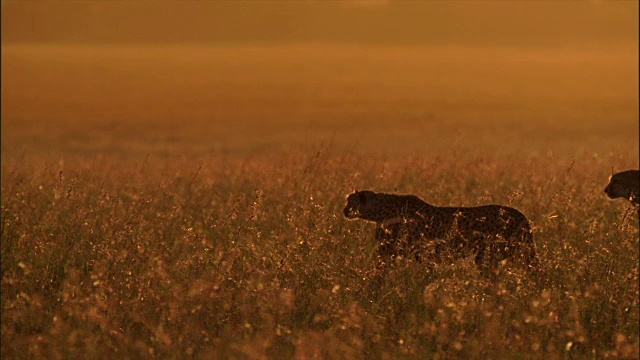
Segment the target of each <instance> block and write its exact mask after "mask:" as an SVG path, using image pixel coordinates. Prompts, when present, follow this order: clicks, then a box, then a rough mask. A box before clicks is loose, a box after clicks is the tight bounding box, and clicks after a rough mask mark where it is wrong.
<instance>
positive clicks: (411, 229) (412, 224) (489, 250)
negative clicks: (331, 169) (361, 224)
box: [343, 190, 538, 277]
mask: <svg viewBox="0 0 640 360" xmlns="http://www.w3.org/2000/svg"><path fill="white" fill-rule="evenodd" d="M343 212H344V216H345V217H346V218H348V219H363V220H367V221H372V222H375V223H376V232H375V240H376V243H377V244H378V245H377V246H378V247H377V255H378V259H379V264H383V265H384V263H387V262H389V260H390V259H393V258H395V257H396V256H403V257H406V256H408V255H411V256H415V258H416V259H418V260H422V259H423V257H424V258H426V259H429V260H431V261H434V262H439V261H441V258H442V257H443V255H450V256H451V258H452V259H454V260H455V259H460V258H463V257H466V256H470V255H473V256H474V261H475V264H476V266H477V267H478V269H479V270H480V271H481V272H482V274H483V275H488V276H491V277H493V276H494V275H495V273H496V271H497V269H498V266H499V264H500V262H501V261H502V260H505V259H507V258H510V257H515V256H516V255H519V256H520V257H521V258H523V259H524V260H525V263H526V265H527V268H528V269H530V270H532V269H534V268H536V267H537V265H538V260H537V257H536V250H535V245H534V242H533V234H532V231H531V224H530V223H529V220H528V219H527V218H526V217H525V216H524V215H523V214H522V213H521V212H520V211H518V210H516V209H514V208H511V207H506V206H501V205H484V206H477V207H438V206H433V205H430V204H428V203H426V202H425V201H423V200H422V199H420V198H419V197H417V196H415V195H397V194H385V193H376V192H373V191H369V190H363V191H356V192H354V193H352V194H350V195H348V196H347V205H346V206H345V208H344V211H343ZM426 249H431V251H426ZM425 254H426V255H427V256H426V257H425V256H424V255H425Z"/></svg>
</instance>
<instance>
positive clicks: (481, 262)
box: [474, 246, 500, 282]
mask: <svg viewBox="0 0 640 360" xmlns="http://www.w3.org/2000/svg"><path fill="white" fill-rule="evenodd" d="M486 250H487V249H486V248H485V246H481V247H480V248H478V250H477V253H476V257H475V259H474V262H475V264H476V266H477V267H478V270H480V273H481V274H482V276H483V277H484V278H486V279H489V280H490V281H491V282H495V281H496V280H497V278H498V267H499V265H500V261H499V260H498V258H496V257H495V256H493V255H491V254H489V256H486V255H487V254H485V253H486Z"/></svg>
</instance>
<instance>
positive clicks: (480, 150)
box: [0, 44, 639, 359]
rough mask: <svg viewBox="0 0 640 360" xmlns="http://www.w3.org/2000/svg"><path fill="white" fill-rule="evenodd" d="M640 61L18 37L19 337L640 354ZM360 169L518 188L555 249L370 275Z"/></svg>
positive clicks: (452, 202)
mask: <svg viewBox="0 0 640 360" xmlns="http://www.w3.org/2000/svg"><path fill="white" fill-rule="evenodd" d="M637 61H638V58H637V44H636V45H635V48H633V49H632V50H630V51H627V50H625V49H624V48H622V49H619V48H615V47H613V48H612V49H609V51H596V50H593V49H556V50H553V51H550V50H535V49H486V48H478V49H468V48H466V49H465V48H447V47H441V48H420V47H413V48H412V47H404V48H394V47H368V48H361V47H349V46H344V47H340V46H321V45H308V46H299V47H296V46H254V47H249V46H247V47H215V48H196V47H146V48H143V47H110V46H59V47H53V46H41V45H22V46H17V45H15V46H4V45H3V49H2V195H1V196H2V213H1V215H2V221H1V229H0V233H1V235H2V239H1V256H2V258H1V270H2V274H1V275H2V292H1V300H2V304H1V305H2V322H1V331H2V347H1V355H2V358H3V359H16V358H17V359H20V358H24V359H34V358H36V359H38V358H51V359H59V358H86V359H111V358H119V359H138V358H162V359H183V358H198V359H201V358H220V359H226V358H231V359H245V358H248V359H261V358H273V359H286V358H295V359H308V358H326V359H341V358H346V359H351V358H354V359H378V358H379V359H397V358H422V359H428V358H434V359H457V358H459V359H474V358H485V359H530V358H531V359H533V358H540V359H565V358H638V346H639V342H638V321H639V319H638V308H639V305H638V299H639V293H638V251H639V249H638V219H637V214H636V212H635V209H633V208H631V206H630V205H629V204H628V203H627V202H626V201H624V200H616V201H610V200H609V199H608V198H607V197H606V195H605V194H604V192H603V190H604V187H605V186H606V184H607V178H608V176H609V175H610V174H611V172H612V170H613V171H621V170H625V169H629V168H637V167H638V135H637V134H638V102H637V97H638V90H637V89H638V66H637ZM355 189H372V190H375V191H383V192H395V193H412V194H416V195H418V196H420V197H421V198H423V199H424V200H425V201H427V202H429V203H431V204H433V205H439V206H475V205H481V204H505V205H509V206H512V207H515V208H517V209H519V210H520V211H522V212H523V213H524V214H526V215H527V216H528V217H529V219H530V220H531V221H532V224H533V226H534V237H535V242H536V245H537V252H538V255H539V259H540V263H541V265H540V268H539V269H538V270H537V271H536V272H534V273H528V272H526V271H524V270H523V269H522V268H521V267H519V266H518V264H509V263H507V264H505V266H504V267H503V270H502V271H501V273H500V275H499V277H498V280H497V281H495V282H490V281H488V280H486V279H485V278H483V277H482V276H481V275H480V274H479V272H478V271H477V269H476V268H475V265H474V264H473V261H472V259H463V260H460V261H457V262H455V263H452V264H448V263H442V264H437V265H435V267H434V268H432V269H431V270H429V269H430V268H429V267H428V266H426V265H425V264H421V263H417V262H415V261H404V260H399V261H398V262H397V263H396V264H394V266H393V267H392V268H390V270H389V271H388V272H387V273H386V274H384V278H383V279H382V281H373V279H374V278H375V275H376V274H375V273H374V269H375V265H376V261H375V260H376V259H375V246H376V244H375V243H374V242H373V231H374V225H373V224H371V223H366V222H363V221H347V220H346V219H344V217H343V215H342V209H343V207H344V205H345V195H346V194H348V193H350V192H352V191H353V190H355Z"/></svg>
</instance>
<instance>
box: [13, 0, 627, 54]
mask: <svg viewBox="0 0 640 360" xmlns="http://www.w3.org/2000/svg"><path fill="white" fill-rule="evenodd" d="M2 41H3V42H5V43H9V42H11V43H15V42H53V43H138V44H140V43H204V42H206V43H209V42H212V43H227V44H229V43H231V44H233V43H274V42H275V43H292V42H294V43H297V42H329V43H330V42H334V43H335V42H338V43H345V42H346V43H364V44H370V43H379V44H424V45H450V44H454V45H463V46H465V45H466V46H468V45H471V46H511V47H515V46H517V47H528V46H536V47H549V46H601V45H604V44H619V43H637V42H638V1H627V0H620V1H604V0H600V1H570V2H569V1H526V2H524V1H523V2H516V1H498V2H493V1H482V2H476V1H416V2H410V1H400V2H391V1H354V2H337V1H242V2H232V1H220V2H217V1H216V2H207V1H197V2H196V1H192V2H177V1H110V2H106V1H102V2H99V1H86V2H85V1H43V2H40V1H28V2H25V1H16V0H9V1H2Z"/></svg>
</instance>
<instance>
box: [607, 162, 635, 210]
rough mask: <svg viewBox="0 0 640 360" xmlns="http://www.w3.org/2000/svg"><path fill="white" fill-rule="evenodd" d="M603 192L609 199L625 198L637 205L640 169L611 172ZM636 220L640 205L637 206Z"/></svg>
mask: <svg viewBox="0 0 640 360" xmlns="http://www.w3.org/2000/svg"><path fill="white" fill-rule="evenodd" d="M604 192H605V194H607V196H608V197H609V198H610V199H617V198H625V199H627V200H629V201H630V202H631V204H633V205H635V206H636V207H638V201H639V199H640V171H639V170H627V171H623V172H619V173H616V174H613V175H611V176H610V177H609V184H607V187H606V188H604ZM637 210H638V220H639V221H640V207H638V209H637Z"/></svg>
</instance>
